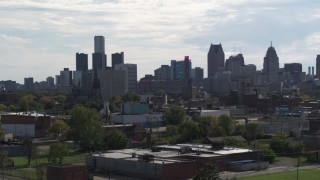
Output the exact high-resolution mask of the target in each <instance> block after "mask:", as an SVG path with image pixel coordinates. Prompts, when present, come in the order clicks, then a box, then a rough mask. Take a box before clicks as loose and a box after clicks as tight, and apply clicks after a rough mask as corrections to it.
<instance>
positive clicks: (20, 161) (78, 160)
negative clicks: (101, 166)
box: [10, 153, 85, 167]
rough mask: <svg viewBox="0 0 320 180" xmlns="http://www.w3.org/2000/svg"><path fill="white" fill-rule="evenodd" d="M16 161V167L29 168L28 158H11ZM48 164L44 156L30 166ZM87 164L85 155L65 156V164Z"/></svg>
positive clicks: (32, 161) (33, 161)
mask: <svg viewBox="0 0 320 180" xmlns="http://www.w3.org/2000/svg"><path fill="white" fill-rule="evenodd" d="M10 159H12V160H13V161H14V166H15V167H27V166H28V158H27V157H26V156H19V157H10ZM37 163H38V164H47V163H48V160H47V157H45V156H42V157H40V158H38V159H37V161H36V160H31V162H30V166H35V165H36V164H37ZM84 163H85V154H84V153H75V154H70V155H68V156H65V157H64V159H63V164H84Z"/></svg>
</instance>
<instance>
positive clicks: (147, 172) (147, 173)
mask: <svg viewBox="0 0 320 180" xmlns="http://www.w3.org/2000/svg"><path fill="white" fill-rule="evenodd" d="M86 165H87V167H88V168H94V169H96V170H101V171H106V172H108V171H111V172H113V173H119V174H124V175H133V176H137V177H146V178H157V179H159V178H160V177H161V175H162V174H163V170H162V164H156V163H152V162H150V163H149V162H145V161H137V160H136V158H135V159H133V160H130V159H113V158H107V157H97V156H87V157H86Z"/></svg>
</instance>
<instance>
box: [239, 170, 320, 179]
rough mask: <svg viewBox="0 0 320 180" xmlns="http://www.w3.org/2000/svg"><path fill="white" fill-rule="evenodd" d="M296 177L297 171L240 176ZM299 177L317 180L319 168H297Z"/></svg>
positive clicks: (319, 176)
mask: <svg viewBox="0 0 320 180" xmlns="http://www.w3.org/2000/svg"><path fill="white" fill-rule="evenodd" d="M296 178H297V171H289V172H280V173H273V174H264V175H258V176H248V177H243V178H240V179H241V180H280V179H281V180H292V179H296ZM299 179H301V180H319V179H320V169H303V170H299Z"/></svg>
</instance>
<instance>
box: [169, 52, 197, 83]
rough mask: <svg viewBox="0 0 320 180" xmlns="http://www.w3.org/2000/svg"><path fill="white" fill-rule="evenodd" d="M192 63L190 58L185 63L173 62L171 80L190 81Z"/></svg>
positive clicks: (187, 57) (186, 58)
mask: <svg viewBox="0 0 320 180" xmlns="http://www.w3.org/2000/svg"><path fill="white" fill-rule="evenodd" d="M191 67H192V63H191V60H190V59H189V56H186V57H185V59H184V60H183V61H176V60H171V73H170V74H171V78H170V79H171V80H190V78H191Z"/></svg>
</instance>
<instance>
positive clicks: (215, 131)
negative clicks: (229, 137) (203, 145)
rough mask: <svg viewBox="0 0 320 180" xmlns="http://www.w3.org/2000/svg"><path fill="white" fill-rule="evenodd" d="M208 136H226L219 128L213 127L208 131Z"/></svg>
mask: <svg viewBox="0 0 320 180" xmlns="http://www.w3.org/2000/svg"><path fill="white" fill-rule="evenodd" d="M208 136H210V137H220V136H226V131H225V130H224V129H223V128H222V127H221V126H214V127H211V128H210V129H209V130H208Z"/></svg>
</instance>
